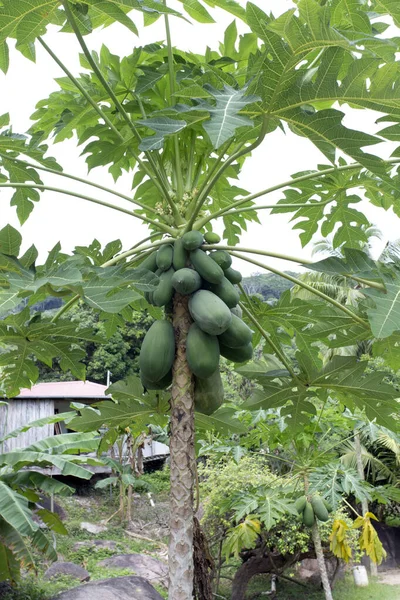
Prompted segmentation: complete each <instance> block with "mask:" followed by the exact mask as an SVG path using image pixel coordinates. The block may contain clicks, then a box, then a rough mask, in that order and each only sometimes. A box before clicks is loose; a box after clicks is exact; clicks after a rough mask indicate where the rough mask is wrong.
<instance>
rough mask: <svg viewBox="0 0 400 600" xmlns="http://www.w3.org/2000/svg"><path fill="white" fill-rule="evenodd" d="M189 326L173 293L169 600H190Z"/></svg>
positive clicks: (183, 302) (183, 301)
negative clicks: (173, 339)
mask: <svg viewBox="0 0 400 600" xmlns="http://www.w3.org/2000/svg"><path fill="white" fill-rule="evenodd" d="M190 324H191V319H190V314H189V309H188V297H187V296H181V295H180V294H175V297H174V311H173V325H174V329H175V339H176V358H175V363H174V367H173V374H174V378H173V384H172V398H171V442H170V461H171V494H170V542H169V558H168V560H169V590H168V599H169V600H192V597H193V482H194V479H195V473H194V465H195V462H194V461H195V453H194V399H193V381H192V375H191V373H190V370H189V367H188V364H187V362H186V338H187V334H188V331H189V327H190Z"/></svg>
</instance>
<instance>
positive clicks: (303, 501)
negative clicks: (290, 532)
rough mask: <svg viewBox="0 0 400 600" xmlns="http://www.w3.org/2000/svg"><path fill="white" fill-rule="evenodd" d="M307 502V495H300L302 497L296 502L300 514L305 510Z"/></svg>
mask: <svg viewBox="0 0 400 600" xmlns="http://www.w3.org/2000/svg"><path fill="white" fill-rule="evenodd" d="M306 504H307V498H306V497H305V496H300V498H297V500H296V502H295V503H294V505H295V507H296V510H297V512H298V513H299V515H300V514H301V513H302V512H303V510H304V509H305V507H306Z"/></svg>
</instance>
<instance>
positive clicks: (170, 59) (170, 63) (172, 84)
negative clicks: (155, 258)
mask: <svg viewBox="0 0 400 600" xmlns="http://www.w3.org/2000/svg"><path fill="white" fill-rule="evenodd" d="M164 5H165V6H167V2H166V0H164ZM164 23H165V34H166V37H167V48H168V72H169V90H170V100H171V104H172V106H174V105H175V103H176V99H175V96H174V94H175V71H174V55H173V52H172V41H171V30H170V27H169V19H168V15H167V14H165V15H164ZM173 137H174V158H175V171H176V184H177V186H176V188H177V189H176V192H177V195H178V200H182V198H183V176H182V166H181V157H180V149H179V138H178V135H177V134H175V135H174V136H173ZM177 224H178V225H179V224H180V223H177Z"/></svg>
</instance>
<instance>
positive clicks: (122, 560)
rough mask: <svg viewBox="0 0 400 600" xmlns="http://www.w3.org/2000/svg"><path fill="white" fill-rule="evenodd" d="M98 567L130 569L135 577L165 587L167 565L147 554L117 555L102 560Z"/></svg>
mask: <svg viewBox="0 0 400 600" xmlns="http://www.w3.org/2000/svg"><path fill="white" fill-rule="evenodd" d="M99 566H101V567H109V568H112V569H132V571H134V572H135V574H136V575H139V576H140V577H144V579H147V580H148V581H150V583H161V584H162V585H164V586H165V587H167V581H168V565H167V564H165V563H163V562H161V561H160V560H157V559H156V558H152V557H151V556H147V554H119V555H118V556H112V557H110V558H106V559H104V560H102V561H101V562H99Z"/></svg>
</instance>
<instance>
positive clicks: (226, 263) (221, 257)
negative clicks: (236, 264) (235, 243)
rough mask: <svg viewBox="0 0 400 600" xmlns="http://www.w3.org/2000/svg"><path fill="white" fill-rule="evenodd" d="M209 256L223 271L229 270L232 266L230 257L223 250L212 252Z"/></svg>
mask: <svg viewBox="0 0 400 600" xmlns="http://www.w3.org/2000/svg"><path fill="white" fill-rule="evenodd" d="M209 256H210V258H212V259H213V260H214V261H215V262H216V263H217V265H219V266H220V267H221V269H222V270H223V271H226V269H229V267H230V266H231V264H232V257H231V255H230V254H228V252H226V251H225V250H214V252H210V254H209Z"/></svg>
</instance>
